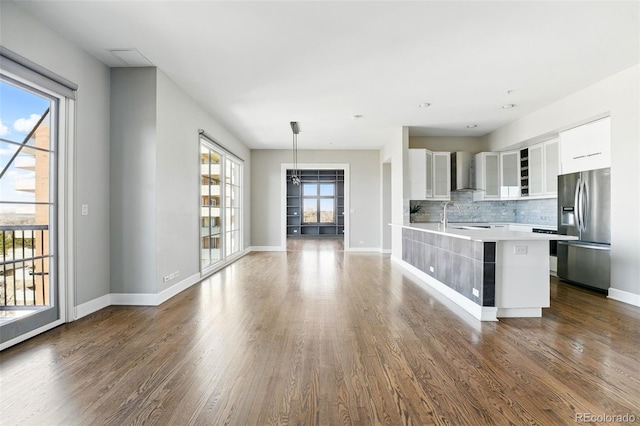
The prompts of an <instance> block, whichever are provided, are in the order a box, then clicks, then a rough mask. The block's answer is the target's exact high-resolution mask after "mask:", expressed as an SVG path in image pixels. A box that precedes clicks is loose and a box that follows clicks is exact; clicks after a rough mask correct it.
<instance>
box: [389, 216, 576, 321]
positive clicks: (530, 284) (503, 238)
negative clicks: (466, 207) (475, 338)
mask: <svg viewBox="0 0 640 426" xmlns="http://www.w3.org/2000/svg"><path fill="white" fill-rule="evenodd" d="M391 226H398V227H401V228H402V259H393V260H394V261H396V262H398V263H400V264H401V265H402V266H403V267H405V268H406V269H407V270H409V271H410V272H412V273H414V274H415V275H417V276H418V277H419V278H421V279H422V280H423V281H424V282H426V283H427V284H428V285H429V286H431V287H433V288H435V289H436V290H438V291H440V292H441V293H443V294H444V295H445V296H447V297H448V298H449V299H451V300H452V301H454V302H455V303H457V304H458V305H459V306H461V307H462V308H464V309H465V310H466V311H468V312H469V313H471V314H472V315H473V316H475V317H476V318H478V319H480V320H481V321H497V319H498V318H509V317H512V318H513V317H541V316H542V308H547V307H549V299H550V281H549V240H571V239H575V237H569V236H566V235H555V234H537V233H531V232H523V231H520V230H511V229H509V227H508V226H502V227H499V228H496V227H493V228H492V227H491V226H488V225H472V224H454V223H451V224H449V225H448V226H447V227H446V228H444V227H443V226H442V225H441V224H439V223H411V224H404V225H394V224H391Z"/></svg>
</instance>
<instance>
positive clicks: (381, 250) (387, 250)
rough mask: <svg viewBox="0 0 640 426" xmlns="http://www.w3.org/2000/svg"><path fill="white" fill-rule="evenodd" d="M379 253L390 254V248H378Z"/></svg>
mask: <svg viewBox="0 0 640 426" xmlns="http://www.w3.org/2000/svg"><path fill="white" fill-rule="evenodd" d="M380 253H382V254H391V249H380Z"/></svg>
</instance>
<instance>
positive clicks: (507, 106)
mask: <svg viewBox="0 0 640 426" xmlns="http://www.w3.org/2000/svg"><path fill="white" fill-rule="evenodd" d="M515 106H516V105H515V104H504V105H502V109H509V108H514V107H515Z"/></svg>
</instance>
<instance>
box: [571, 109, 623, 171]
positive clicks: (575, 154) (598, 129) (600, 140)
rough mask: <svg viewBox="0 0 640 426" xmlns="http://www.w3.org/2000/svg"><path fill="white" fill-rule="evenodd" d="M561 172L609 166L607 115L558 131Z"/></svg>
mask: <svg viewBox="0 0 640 426" xmlns="http://www.w3.org/2000/svg"><path fill="white" fill-rule="evenodd" d="M560 164H561V171H562V174H566V173H573V172H579V171H583V170H592V169H601V168H605V167H611V120H610V118H609V117H607V118H603V119H600V120H597V121H592V122H591V123H587V124H585V125H582V126H578V127H575V128H573V129H569V130H566V131H564V132H560Z"/></svg>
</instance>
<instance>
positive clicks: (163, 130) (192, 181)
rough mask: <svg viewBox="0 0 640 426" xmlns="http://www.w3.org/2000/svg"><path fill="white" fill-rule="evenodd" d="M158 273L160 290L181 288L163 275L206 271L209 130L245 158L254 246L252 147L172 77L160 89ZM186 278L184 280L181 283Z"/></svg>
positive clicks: (162, 79)
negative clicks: (204, 159) (204, 195)
mask: <svg viewBox="0 0 640 426" xmlns="http://www.w3.org/2000/svg"><path fill="white" fill-rule="evenodd" d="M157 89H158V91H157V95H158V103H157V114H158V115H157V118H158V119H157V169H156V177H157V201H158V204H157V228H156V232H157V252H156V253H157V262H158V263H157V272H156V280H157V282H158V283H159V286H160V291H162V290H164V289H165V288H167V287H169V286H171V285H173V284H175V282H168V283H163V282H162V277H163V276H165V275H168V274H170V273H173V272H175V271H180V278H186V277H189V276H192V275H194V274H197V273H198V272H199V271H200V265H199V260H200V248H199V241H200V237H199V236H200V226H199V222H198V220H197V218H198V217H199V214H200V210H199V209H200V204H199V201H200V164H199V161H200V154H199V152H200V138H199V134H198V130H199V129H203V130H205V131H206V132H207V134H208V135H209V136H211V137H212V138H214V139H215V141H216V142H217V143H219V144H220V145H222V146H223V147H224V148H226V149H227V150H228V151H231V152H232V153H233V154H235V155H236V156H238V157H240V159H242V160H244V176H243V182H244V183H245V188H244V189H245V191H244V194H243V195H244V198H243V201H244V208H245V214H244V216H243V225H244V231H245V232H244V234H243V237H244V247H245V248H247V247H249V245H250V236H251V215H250V214H249V212H250V210H251V198H250V190H251V186H250V181H251V180H250V172H251V158H250V157H251V155H250V151H249V149H248V148H247V147H246V146H245V145H244V144H243V143H242V142H240V141H239V140H238V139H237V138H236V137H235V136H233V135H232V134H230V133H229V132H228V131H226V130H225V129H224V128H223V127H222V126H221V125H220V124H219V123H218V122H217V121H216V120H215V119H214V118H212V117H211V116H210V115H209V114H208V113H206V112H205V111H204V110H203V109H202V108H201V107H200V106H199V105H198V104H196V103H195V102H194V101H193V99H191V98H190V97H189V96H188V95H187V94H186V93H185V92H184V91H183V90H182V89H180V87H178V86H177V85H176V84H175V83H174V82H173V81H172V80H171V79H169V77H167V75H166V74H164V73H163V72H162V71H158V87H157ZM180 278H179V279H178V280H180Z"/></svg>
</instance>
